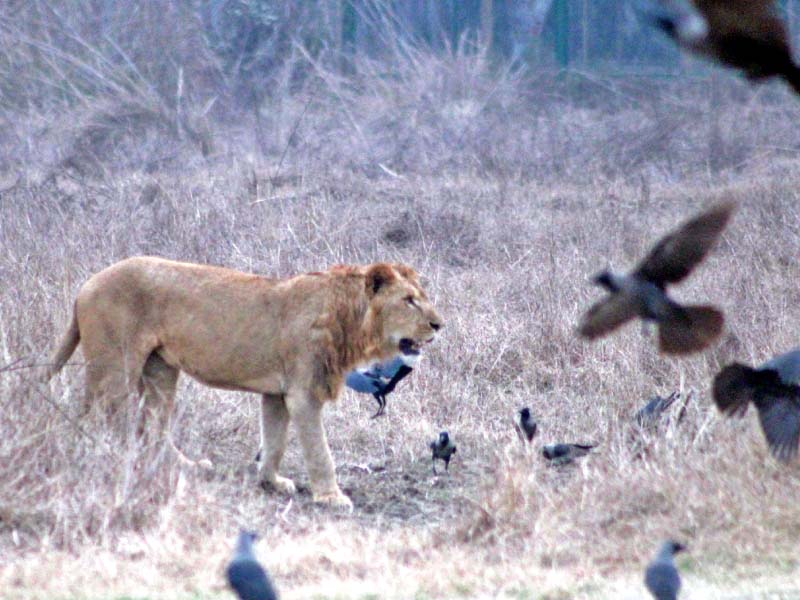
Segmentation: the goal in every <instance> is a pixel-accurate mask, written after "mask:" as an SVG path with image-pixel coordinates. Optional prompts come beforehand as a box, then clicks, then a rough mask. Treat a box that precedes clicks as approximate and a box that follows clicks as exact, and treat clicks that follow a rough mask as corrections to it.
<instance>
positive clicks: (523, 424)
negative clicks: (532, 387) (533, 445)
mask: <svg viewBox="0 0 800 600" xmlns="http://www.w3.org/2000/svg"><path fill="white" fill-rule="evenodd" d="M514 426H515V427H516V429H517V435H518V436H519V439H520V440H522V443H523V444H524V443H525V440H528V442H531V441H533V436H535V435H536V427H537V425H536V419H534V418H533V415H532V414H531V409H530V408H528V407H527V406H526V407H524V408H522V409H520V411H519V420H517V421H514Z"/></svg>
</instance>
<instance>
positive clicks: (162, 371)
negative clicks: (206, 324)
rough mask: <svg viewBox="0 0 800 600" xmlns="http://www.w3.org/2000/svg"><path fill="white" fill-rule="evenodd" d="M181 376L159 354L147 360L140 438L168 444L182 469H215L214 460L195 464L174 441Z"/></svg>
mask: <svg viewBox="0 0 800 600" xmlns="http://www.w3.org/2000/svg"><path fill="white" fill-rule="evenodd" d="M179 376H180V370H179V369H177V368H175V367H172V366H170V365H169V364H167V362H166V361H165V360H164V359H163V358H161V356H160V355H159V354H158V353H157V352H156V351H153V352H152V353H151V354H150V356H148V357H147V361H146V362H145V365H144V369H143V371H142V381H141V389H142V394H143V400H144V414H143V415H142V419H141V420H140V422H139V431H138V434H139V436H140V437H141V436H146V437H151V438H152V439H153V441H161V440H164V441H166V442H167V443H168V444H169V448H170V450H171V451H172V452H173V453H174V454H175V456H176V457H177V458H178V462H179V463H181V464H182V465H186V466H189V467H197V466H200V467H203V468H211V467H212V464H211V461H210V460H208V459H205V458H204V459H202V460H199V461H194V460H192V459H190V458H188V457H187V456H186V455H185V454H184V453H183V452H181V451H180V449H178V447H177V446H176V445H175V441H174V440H173V439H172V432H171V430H170V429H171V428H170V423H171V420H172V415H173V413H174V411H175V393H176V390H177V387H178V377H179Z"/></svg>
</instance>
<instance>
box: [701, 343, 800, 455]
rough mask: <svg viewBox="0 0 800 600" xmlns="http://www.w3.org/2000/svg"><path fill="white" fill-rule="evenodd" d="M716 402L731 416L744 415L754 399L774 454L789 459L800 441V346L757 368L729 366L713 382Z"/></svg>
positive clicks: (738, 365) (796, 449)
mask: <svg viewBox="0 0 800 600" xmlns="http://www.w3.org/2000/svg"><path fill="white" fill-rule="evenodd" d="M712 391H713V395H714V403H715V404H716V405H717V408H718V409H719V410H720V412H722V413H724V414H726V415H728V416H736V417H742V416H744V415H745V413H746V412H747V407H748V406H749V404H750V403H751V402H752V403H753V404H754V405H755V407H756V409H757V410H758V418H759V420H760V421H761V429H762V430H763V431H764V436H765V437H766V438H767V444H768V445H769V448H770V451H771V452H772V454H773V456H775V458H777V459H778V460H782V461H789V460H791V459H792V458H794V457H795V456H796V455H797V451H798V442H800V348H795V349H794V350H792V351H790V352H787V353H786V354H781V355H779V356H776V357H775V358H773V359H772V360H770V361H768V362H765V363H764V364H763V365H761V366H760V367H757V368H755V369H753V368H751V367H748V366H746V365H743V364H740V363H733V364H731V365H728V366H726V367H725V368H724V369H722V370H721V371H720V372H719V373H717V375H716V377H714V385H713V390H712Z"/></svg>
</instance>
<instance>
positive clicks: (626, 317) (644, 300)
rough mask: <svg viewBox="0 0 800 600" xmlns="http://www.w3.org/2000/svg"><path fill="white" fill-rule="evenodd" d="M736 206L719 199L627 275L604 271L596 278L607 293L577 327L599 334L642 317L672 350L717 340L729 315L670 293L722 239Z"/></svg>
mask: <svg viewBox="0 0 800 600" xmlns="http://www.w3.org/2000/svg"><path fill="white" fill-rule="evenodd" d="M735 207H736V205H735V204H734V203H733V202H725V203H722V204H717V205H715V206H713V207H712V208H710V209H709V210H707V211H705V212H703V213H701V214H700V215H698V216H697V217H694V218H693V219H691V220H690V221H687V222H686V223H684V224H683V225H682V226H681V227H679V228H678V229H677V230H675V231H673V232H672V233H670V234H668V235H666V236H665V237H663V238H662V239H661V240H660V241H659V242H658V243H657V244H656V246H655V247H654V248H653V249H652V250H651V251H650V253H649V254H648V255H647V257H646V258H645V259H644V260H643V261H642V262H640V263H639V264H638V265H637V266H636V268H635V269H634V270H633V271H631V272H630V273H629V274H627V275H617V274H614V273H612V272H610V271H603V272H602V273H600V274H598V275H596V276H595V277H594V282H595V283H596V284H598V285H600V286H602V287H604V288H605V289H606V290H607V291H608V292H609V293H608V295H607V296H606V297H605V298H603V299H602V300H600V301H599V302H597V303H596V304H594V305H593V306H592V307H591V308H590V309H589V310H588V312H587V313H586V314H585V315H584V317H583V320H582V321H581V323H580V325H579V326H578V332H579V333H580V335H582V336H583V337H586V338H588V339H595V338H599V337H602V336H604V335H606V334H608V333H610V332H611V331H613V330H615V329H616V328H617V327H620V326H621V325H623V324H624V323H626V322H628V321H630V320H631V319H633V318H634V317H637V316H638V317H641V318H642V319H645V320H646V321H653V322H655V323H657V324H658V335H659V348H660V349H661V351H662V352H664V353H667V354H689V353H691V352H697V351H699V350H702V349H703V348H705V347H706V346H708V345H709V344H710V343H711V342H713V341H714V340H715V339H717V337H719V335H720V333H722V326H723V324H724V322H725V318H724V317H723V315H722V313H721V312H720V311H719V310H717V309H716V308H714V307H713V306H683V305H681V304H678V303H677V302H675V301H674V300H672V299H671V298H670V297H669V296H668V295H667V293H666V288H667V284H670V283H676V282H678V281H681V280H682V279H684V278H685V277H686V276H687V275H689V273H691V272H692V269H694V267H695V266H696V265H697V264H698V263H700V262H701V261H702V260H703V258H705V256H706V254H708V252H709V250H711V248H712V246H713V245H714V243H715V242H716V241H717V238H719V236H720V234H721V233H722V230H723V229H724V228H725V225H726V224H727V223H728V220H729V219H730V217H731V214H732V213H733V211H734V209H735Z"/></svg>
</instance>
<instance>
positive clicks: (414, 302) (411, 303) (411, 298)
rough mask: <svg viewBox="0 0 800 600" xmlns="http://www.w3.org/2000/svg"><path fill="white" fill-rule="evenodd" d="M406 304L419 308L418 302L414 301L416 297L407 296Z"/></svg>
mask: <svg viewBox="0 0 800 600" xmlns="http://www.w3.org/2000/svg"><path fill="white" fill-rule="evenodd" d="M406 304H408V305H409V306H413V307H414V308H416V307H417V301H416V300H415V299H414V296H406Z"/></svg>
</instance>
